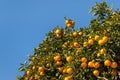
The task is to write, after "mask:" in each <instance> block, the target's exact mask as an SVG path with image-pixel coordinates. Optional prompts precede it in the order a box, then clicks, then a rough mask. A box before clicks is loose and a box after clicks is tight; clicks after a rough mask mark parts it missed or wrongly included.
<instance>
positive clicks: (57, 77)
mask: <svg viewBox="0 0 120 80" xmlns="http://www.w3.org/2000/svg"><path fill="white" fill-rule="evenodd" d="M90 12H92V13H93V14H94V16H96V17H95V18H94V19H92V20H91V21H90V25H89V27H86V28H79V29H77V30H76V29H75V28H74V26H75V21H74V20H72V19H67V18H66V17H65V27H64V28H61V27H55V28H54V29H53V30H51V31H50V32H49V33H48V34H47V35H46V38H45V39H44V40H43V42H42V43H40V44H39V46H38V47H37V48H35V49H34V54H33V55H31V56H30V57H29V60H28V62H26V63H23V64H21V66H20V68H19V71H22V72H23V73H24V74H23V75H21V76H17V80H119V79H120V11H119V10H116V11H115V10H114V11H113V10H112V8H111V7H109V6H108V5H107V3H106V2H101V3H96V4H95V6H93V7H92V9H91V10H90Z"/></svg>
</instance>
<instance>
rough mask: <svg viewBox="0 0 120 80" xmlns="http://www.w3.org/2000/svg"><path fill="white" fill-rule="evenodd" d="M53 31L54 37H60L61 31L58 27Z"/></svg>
mask: <svg viewBox="0 0 120 80" xmlns="http://www.w3.org/2000/svg"><path fill="white" fill-rule="evenodd" d="M55 33H56V37H57V38H61V33H62V31H61V30H60V29H57V30H56V31H55Z"/></svg>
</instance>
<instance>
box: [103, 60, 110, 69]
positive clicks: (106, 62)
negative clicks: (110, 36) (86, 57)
mask: <svg viewBox="0 0 120 80" xmlns="http://www.w3.org/2000/svg"><path fill="white" fill-rule="evenodd" d="M104 65H105V66H107V67H108V66H110V65H111V61H110V60H108V59H107V60H105V61H104Z"/></svg>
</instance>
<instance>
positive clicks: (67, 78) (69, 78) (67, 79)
mask: <svg viewBox="0 0 120 80" xmlns="http://www.w3.org/2000/svg"><path fill="white" fill-rule="evenodd" d="M64 80H72V77H71V76H67V77H65V78H64Z"/></svg>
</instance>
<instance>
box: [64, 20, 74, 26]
mask: <svg viewBox="0 0 120 80" xmlns="http://www.w3.org/2000/svg"><path fill="white" fill-rule="evenodd" d="M65 24H66V27H67V28H72V27H73V26H74V25H75V22H74V21H73V20H70V19H67V20H66V22H65Z"/></svg>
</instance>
